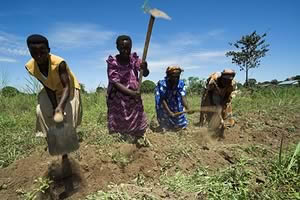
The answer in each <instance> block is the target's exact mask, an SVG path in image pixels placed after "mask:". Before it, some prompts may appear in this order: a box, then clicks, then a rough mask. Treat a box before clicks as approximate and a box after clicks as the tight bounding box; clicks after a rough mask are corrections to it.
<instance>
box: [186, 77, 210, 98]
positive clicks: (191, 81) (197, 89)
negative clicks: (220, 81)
mask: <svg viewBox="0 0 300 200" xmlns="http://www.w3.org/2000/svg"><path fill="white" fill-rule="evenodd" d="M185 83H186V85H187V86H186V91H187V93H189V94H192V93H196V94H200V93H201V92H202V89H203V88H204V85H205V81H204V80H203V79H199V78H198V77H193V76H191V77H188V79H187V80H185Z"/></svg>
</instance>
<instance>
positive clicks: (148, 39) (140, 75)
mask: <svg viewBox="0 0 300 200" xmlns="http://www.w3.org/2000/svg"><path fill="white" fill-rule="evenodd" d="M154 20H155V17H153V16H152V15H150V20H149V24H148V30H147V35H146V40H145V45H144V52H143V57H142V62H145V61H146V58H147V53H148V47H149V43H150V38H151V33H152V27H153V24H154ZM142 80H143V69H141V70H140V74H139V87H138V90H140V89H141V85H142Z"/></svg>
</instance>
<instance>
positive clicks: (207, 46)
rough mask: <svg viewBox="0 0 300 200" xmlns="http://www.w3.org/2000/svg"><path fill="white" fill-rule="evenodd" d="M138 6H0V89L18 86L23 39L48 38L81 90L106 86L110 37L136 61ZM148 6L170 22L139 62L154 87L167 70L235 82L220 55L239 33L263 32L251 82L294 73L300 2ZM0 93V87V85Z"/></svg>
mask: <svg viewBox="0 0 300 200" xmlns="http://www.w3.org/2000/svg"><path fill="white" fill-rule="evenodd" d="M143 3H144V0H126V1H125V0H109V1H108V0H101V1H100V0H86V1H83V0H72V1H71V0H64V1H62V0H60V1H58V0H51V1H40V0H39V1H37V0H28V1H17V0H10V1H2V2H1V6H0V84H1V82H2V83H3V82H5V83H6V85H11V86H14V87H17V88H19V89H22V88H24V85H25V84H26V79H28V77H29V75H28V73H27V72H26V70H25V68H24V66H25V64H26V62H27V61H28V60H29V59H30V58H31V57H30V54H29V52H28V49H27V46H26V38H27V37H28V36H29V35H30V34H35V33H37V34H42V35H44V36H46V37H47V38H48V40H49V45H50V48H51V53H53V54H55V55H58V56H60V57H63V58H64V59H65V60H66V62H67V63H68V65H69V66H70V68H71V70H72V71H73V73H74V74H75V76H76V77H77V79H78V80H79V81H80V82H81V83H83V84H84V85H85V87H86V89H87V90H88V91H93V90H95V89H96V88H97V87H98V86H107V84H108V80H107V64H106V59H107V57H108V56H109V55H116V54H117V53H118V52H117V49H116V45H115V40H116V38H117V36H118V35H123V34H126V35H129V36H130V37H131V38H132V41H133V49H132V51H133V52H137V53H138V55H139V56H140V57H142V52H143V46H144V42H145V37H146V32H147V26H148V21H149V15H148V14H146V13H144V12H143V9H142V5H143ZM148 4H149V6H150V7H152V8H157V9H160V10H163V11H164V12H166V13H167V14H168V15H169V16H170V17H171V18H172V19H171V20H170V21H169V20H164V19H156V20H155V23H154V27H153V31H152V36H151V41H150V47H149V50H148V56H147V62H148V67H149V70H150V75H149V76H148V77H147V78H146V79H148V80H152V81H154V82H157V81H158V80H160V79H163V78H164V76H165V69H166V68H167V66H169V65H174V64H176V65H179V66H181V67H182V68H183V69H184V72H183V74H182V78H188V77H191V76H193V77H199V78H201V79H203V78H207V77H208V76H209V74H211V73H212V72H215V71H222V70H223V69H225V68H232V69H234V70H235V71H236V72H237V75H236V80H237V81H239V82H241V83H243V82H244V80H245V72H244V71H240V70H239V67H238V66H237V65H235V64H232V63H231V58H230V57H226V56H225V53H226V52H228V51H229V50H236V49H234V48H233V47H231V46H230V45H229V42H235V41H237V40H239V39H240V38H241V36H242V35H246V34H251V33H252V32H253V31H254V30H256V31H257V33H258V34H263V33H267V36H266V42H267V43H268V44H270V51H269V52H268V53H267V55H266V56H265V57H264V58H262V59H261V66H260V67H259V68H255V69H251V70H250V71H249V78H255V79H256V80H257V81H259V82H261V81H267V80H268V81H270V80H273V79H277V80H284V79H286V78H288V77H290V76H293V75H296V74H300V66H299V63H300V62H299V57H300V56H299V55H300V54H299V52H300V45H299V44H300V37H299V35H300V22H299V21H300V12H299V10H300V1H298V0H286V1H283V0H251V1H244V0H227V1H224V0H209V1H208V0H207V1H203V0H149V1H148ZM0 87H1V85H0Z"/></svg>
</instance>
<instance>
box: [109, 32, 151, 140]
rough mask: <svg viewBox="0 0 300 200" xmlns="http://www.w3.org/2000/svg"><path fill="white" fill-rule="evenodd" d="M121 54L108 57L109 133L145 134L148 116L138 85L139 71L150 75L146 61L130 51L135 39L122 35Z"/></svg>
mask: <svg viewBox="0 0 300 200" xmlns="http://www.w3.org/2000/svg"><path fill="white" fill-rule="evenodd" d="M116 44H117V49H118V51H119V54H118V55H116V56H115V57H113V56H109V57H108V59H107V61H106V62H107V74H108V81H109V82H108V89H107V108H108V112H107V118H108V129H109V133H121V134H128V135H132V136H135V137H142V136H143V135H144V133H145V131H146V128H147V119H146V115H145V112H144V107H143V102H142V98H141V94H140V91H138V85H139V79H138V75H139V71H140V69H143V76H145V77H146V76H148V74H149V70H148V68H147V62H142V61H141V59H139V57H138V56H137V54H136V53H132V54H131V47H132V41H131V38H130V37H129V36H126V35H121V36H119V37H118V38H117V40H116Z"/></svg>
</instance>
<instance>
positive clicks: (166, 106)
mask: <svg viewBox="0 0 300 200" xmlns="http://www.w3.org/2000/svg"><path fill="white" fill-rule="evenodd" d="M162 105H163V107H164V109H165V111H167V113H168V115H169V116H170V117H174V116H175V113H173V112H172V111H171V110H170V108H169V106H168V104H167V102H166V100H162Z"/></svg>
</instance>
